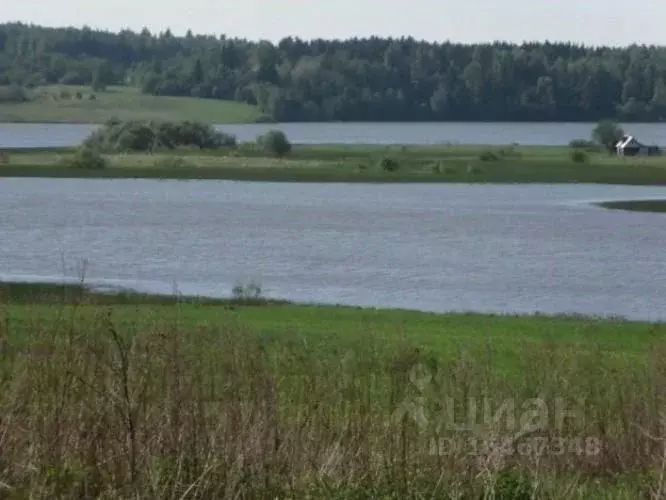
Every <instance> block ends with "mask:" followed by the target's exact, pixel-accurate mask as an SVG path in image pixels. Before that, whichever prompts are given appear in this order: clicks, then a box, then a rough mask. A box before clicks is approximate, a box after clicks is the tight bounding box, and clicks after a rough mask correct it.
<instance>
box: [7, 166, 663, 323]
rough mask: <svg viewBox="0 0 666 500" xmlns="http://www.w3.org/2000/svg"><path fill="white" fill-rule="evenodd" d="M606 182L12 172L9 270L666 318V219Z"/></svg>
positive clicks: (407, 304)
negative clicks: (249, 179)
mask: <svg viewBox="0 0 666 500" xmlns="http://www.w3.org/2000/svg"><path fill="white" fill-rule="evenodd" d="M654 197H666V190H665V189H663V188H643V187H622V186H595V185H572V186H566V185H559V186H549V185H529V186H501V185H471V186H470V185H432V184H430V185H412V184H410V185H358V184H353V185H346V184H288V183H263V182H257V183H243V182H227V181H185V182H183V181H157V180H84V179H57V180H56V179H1V180H0V232H1V234H2V244H0V278H2V279H21V280H54V281H56V280H62V279H63V278H70V279H71V278H76V277H77V276H78V275H79V273H80V271H81V265H82V263H83V262H84V261H85V260H87V261H88V264H87V268H86V270H85V276H86V280H88V281H89V282H90V283H95V284H105V285H111V286H122V287H131V288H136V289H139V290H144V291H153V292H172V291H173V290H174V287H175V288H176V289H177V290H179V291H180V292H182V293H186V294H191V293H195V294H206V295H214V296H228V295H229V293H230V290H231V288H232V286H233V285H234V283H235V282H236V281H237V280H241V281H247V280H250V279H254V280H257V281H259V282H260V283H261V284H262V285H263V287H264V289H265V290H266V292H267V295H269V296H272V297H281V298H286V299H291V300H296V301H314V302H325V303H343V304H355V305H362V306H382V307H404V308H415V309H421V310H430V311H450V310H456V311H461V310H474V311H485V312H519V313H520V312H535V311H541V312H546V313H558V312H579V313H586V314H600V315H610V314H617V315H624V316H627V317H632V318H643V319H649V320H663V319H666V267H665V266H664V249H665V248H666V216H664V214H645V213H631V212H622V211H612V210H605V209H602V208H598V207H595V206H591V205H590V204H589V202H591V201H600V200H610V199H627V198H654Z"/></svg>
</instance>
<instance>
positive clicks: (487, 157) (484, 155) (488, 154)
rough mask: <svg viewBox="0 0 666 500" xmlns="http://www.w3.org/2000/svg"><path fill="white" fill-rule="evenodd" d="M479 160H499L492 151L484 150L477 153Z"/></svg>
mask: <svg viewBox="0 0 666 500" xmlns="http://www.w3.org/2000/svg"><path fill="white" fill-rule="evenodd" d="M479 160H481V161H499V160H500V156H499V155H498V154H497V153H495V152H494V151H484V152H483V153H481V154H480V155H479Z"/></svg>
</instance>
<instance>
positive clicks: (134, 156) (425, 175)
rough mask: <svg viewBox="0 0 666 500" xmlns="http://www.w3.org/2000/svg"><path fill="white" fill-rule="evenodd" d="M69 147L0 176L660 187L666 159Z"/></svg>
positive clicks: (36, 152) (414, 150) (540, 152)
mask: <svg viewBox="0 0 666 500" xmlns="http://www.w3.org/2000/svg"><path fill="white" fill-rule="evenodd" d="M76 154H77V153H76V151H75V150H73V149H29V150H18V151H11V152H8V151H6V152H4V153H1V157H0V177H45V178H109V179H112V178H130V179H131V178H144V179H219V180H238V181H273V182H346V183H352V182H372V183H395V182H404V183H407V182H428V183H598V184H622V185H659V186H661V185H666V157H643V158H625V157H617V156H614V155H609V154H608V153H605V152H585V151H580V150H574V149H572V148H567V147H527V146H507V147H505V148H499V147H485V146H372V145H365V146H360V145H359V146H337V145H295V146H293V148H292V150H291V151H290V153H289V154H288V155H284V156H281V157H276V156H273V155H270V154H265V153H263V152H260V151H256V150H254V149H251V148H244V147H238V148H235V149H222V150H215V151H199V150H192V149H187V150H182V151H181V150H176V151H168V152H155V153H130V154H120V153H113V154H106V155H104V156H103V157H104V159H105V163H104V164H103V167H102V168H87V167H86V166H85V165H79V164H77V163H76V160H75V155H76Z"/></svg>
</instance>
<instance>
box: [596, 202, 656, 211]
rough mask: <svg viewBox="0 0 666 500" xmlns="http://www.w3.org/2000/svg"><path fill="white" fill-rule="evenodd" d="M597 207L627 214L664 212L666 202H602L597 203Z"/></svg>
mask: <svg viewBox="0 0 666 500" xmlns="http://www.w3.org/2000/svg"><path fill="white" fill-rule="evenodd" d="M597 205H598V206H600V207H603V208H608V209H611V210H624V211H629V212H652V213H664V212H666V200H622V201H604V202H601V203H597Z"/></svg>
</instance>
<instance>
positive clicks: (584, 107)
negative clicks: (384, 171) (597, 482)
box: [0, 24, 666, 121]
mask: <svg viewBox="0 0 666 500" xmlns="http://www.w3.org/2000/svg"><path fill="white" fill-rule="evenodd" d="M665 81H666V48H662V47H645V46H632V47H627V48H590V47H584V46H578V45H572V44H553V43H541V44H539V43H532V44H524V45H520V46H518V45H510V44H502V43H495V44H488V45H460V44H453V43H443V44H438V43H426V42H420V41H416V40H414V39H412V38H403V39H384V38H367V39H350V40H314V41H303V40H299V39H294V38H286V39H284V40H282V41H280V42H279V43H277V44H272V43H269V42H265V41H261V42H250V41H247V40H239V39H231V38H227V37H224V36H195V35H193V34H192V33H188V34H187V35H186V36H183V37H178V36H174V35H173V34H171V33H170V32H169V31H166V32H163V33H159V34H153V33H150V32H149V31H148V30H143V31H142V32H140V33H136V32H131V31H122V32H120V33H110V32H102V31H94V30H90V29H85V28H84V29H74V28H62V29H52V28H44V27H39V26H28V25H24V24H4V25H0V85H10V84H15V85H18V86H28V87H29V86H38V85H42V84H53V83H62V84H78V85H91V86H93V87H95V88H96V89H97V90H103V89H104V87H105V86H108V85H134V86H137V87H140V88H141V89H142V90H143V92H145V93H149V94H156V95H170V96H194V97H203V98H214V99H233V100H237V101H243V102H248V103H251V104H257V105H258V106H260V107H261V109H262V110H263V112H264V113H265V114H266V115H269V116H271V117H273V118H274V119H276V120H280V121H315V120H316V121H329V120H345V121H351V120H358V121H388V120H398V121H417V120H426V121H427V120H465V121H475V120H486V121H487V120H500V121H505V120H513V121H516V120H518V121H519V120H528V121H533V120H549V121H582V120H585V121H596V120H599V119H603V118H616V119H621V120H624V121H632V120H661V119H663V118H666V84H665ZM17 95H19V94H17Z"/></svg>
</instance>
